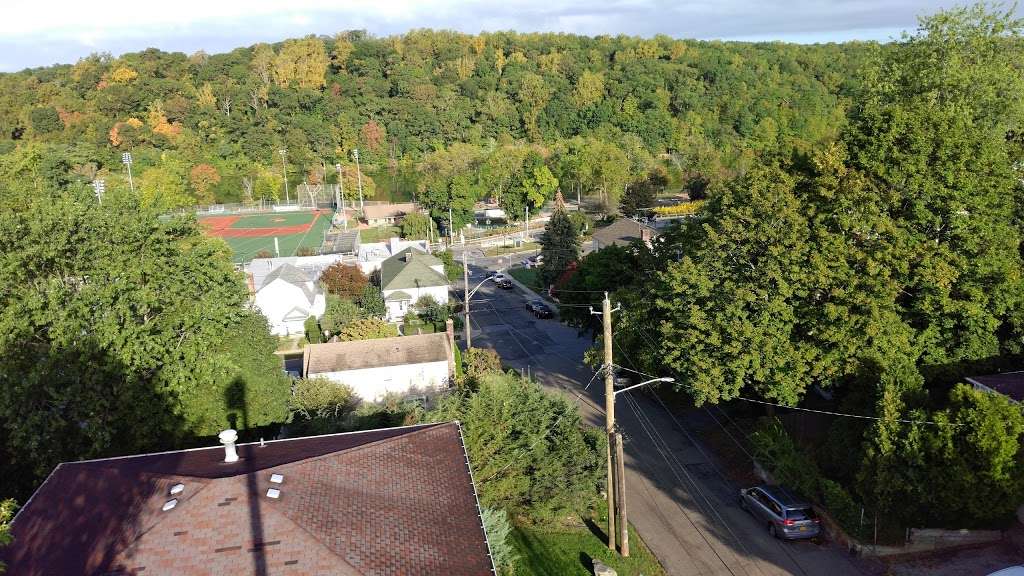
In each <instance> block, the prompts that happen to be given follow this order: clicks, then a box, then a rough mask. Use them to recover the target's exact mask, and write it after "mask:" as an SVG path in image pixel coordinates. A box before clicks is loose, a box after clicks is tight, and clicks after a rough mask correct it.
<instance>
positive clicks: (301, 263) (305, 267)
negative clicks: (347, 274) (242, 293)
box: [245, 254, 356, 293]
mask: <svg viewBox="0 0 1024 576" xmlns="http://www.w3.org/2000/svg"><path fill="white" fill-rule="evenodd" d="M338 262H341V263H343V264H350V265H353V266H354V265H355V264H356V260H355V257H354V256H351V255H345V254H319V255H316V256H281V257H279V258H253V260H252V261H251V262H249V263H248V264H246V266H245V273H246V275H247V276H248V277H249V282H250V285H251V286H252V287H253V289H252V291H253V292H254V293H255V291H256V289H257V288H259V287H261V286H263V284H264V283H265V282H266V280H267V276H269V275H270V273H271V272H273V271H274V270H276V269H278V268H279V267H281V266H283V265H285V264H289V265H291V266H294V267H296V268H298V269H299V270H302V271H303V272H304V273H305V274H306V276H308V277H309V279H310V280H312V281H313V282H317V281H319V279H320V275H321V274H323V272H324V270H326V269H327V268H328V267H330V266H333V265H334V264H337V263H338Z"/></svg>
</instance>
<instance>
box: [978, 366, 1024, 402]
mask: <svg viewBox="0 0 1024 576" xmlns="http://www.w3.org/2000/svg"><path fill="white" fill-rule="evenodd" d="M965 380H967V381H968V382H969V383H970V384H971V386H974V388H975V389H976V390H982V391H984V392H989V393H995V394H1002V395H1003V396H1006V397H1007V398H1009V399H1010V400H1013V401H1014V402H1016V403H1018V404H1021V403H1024V371H1019V372H1004V373H1002V374H989V375H986V376H971V377H970V378H965Z"/></svg>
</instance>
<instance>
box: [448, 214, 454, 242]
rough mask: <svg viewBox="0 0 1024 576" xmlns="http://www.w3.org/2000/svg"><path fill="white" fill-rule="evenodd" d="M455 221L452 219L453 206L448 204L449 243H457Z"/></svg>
mask: <svg viewBox="0 0 1024 576" xmlns="http://www.w3.org/2000/svg"><path fill="white" fill-rule="evenodd" d="M454 228H455V223H454V222H453V221H452V207H451V206H448V244H449V245H452V244H455V230H454Z"/></svg>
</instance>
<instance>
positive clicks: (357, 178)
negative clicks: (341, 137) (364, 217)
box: [352, 148, 363, 212]
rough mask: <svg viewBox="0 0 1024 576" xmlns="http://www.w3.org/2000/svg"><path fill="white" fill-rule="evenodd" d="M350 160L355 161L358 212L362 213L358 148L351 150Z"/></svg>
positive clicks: (361, 182)
mask: <svg viewBox="0 0 1024 576" xmlns="http://www.w3.org/2000/svg"><path fill="white" fill-rule="evenodd" d="M352 158H354V159H355V161H356V182H357V184H358V186H359V211H360V212H362V211H363V171H362V170H361V169H360V168H359V148H353V149H352Z"/></svg>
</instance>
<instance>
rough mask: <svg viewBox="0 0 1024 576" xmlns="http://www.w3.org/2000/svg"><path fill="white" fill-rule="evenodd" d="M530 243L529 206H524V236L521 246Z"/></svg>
mask: <svg viewBox="0 0 1024 576" xmlns="http://www.w3.org/2000/svg"><path fill="white" fill-rule="evenodd" d="M529 241H530V205H529V204H527V205H526V235H525V236H523V244H525V243H527V242H529Z"/></svg>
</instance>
